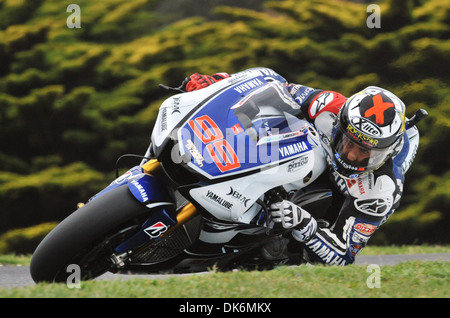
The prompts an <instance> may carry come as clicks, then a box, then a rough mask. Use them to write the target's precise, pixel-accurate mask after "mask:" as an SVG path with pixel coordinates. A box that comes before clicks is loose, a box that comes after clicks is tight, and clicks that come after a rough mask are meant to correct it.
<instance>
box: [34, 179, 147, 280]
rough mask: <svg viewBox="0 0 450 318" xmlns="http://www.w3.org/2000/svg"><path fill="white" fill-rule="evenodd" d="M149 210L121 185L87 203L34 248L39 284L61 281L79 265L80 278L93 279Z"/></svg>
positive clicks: (109, 267) (111, 264)
mask: <svg viewBox="0 0 450 318" xmlns="http://www.w3.org/2000/svg"><path fill="white" fill-rule="evenodd" d="M149 213H151V210H150V209H148V208H147V207H145V206H143V205H142V204H141V203H140V202H138V201H137V200H136V199H135V198H134V196H133V195H132V194H131V193H130V191H129V190H128V186H126V185H124V186H121V187H119V188H116V189H113V190H111V191H109V192H107V193H105V194H103V195H101V196H100V197H98V198H96V199H95V200H93V201H91V202H89V203H87V204H86V205H84V206H83V207H81V208H80V209H78V210H76V211H75V212H74V213H72V214H71V215H69V216H68V217H67V218H66V219H64V220H63V221H62V222H61V223H60V224H58V225H57V226H56V227H55V228H54V229H53V230H52V231H51V232H50V233H49V234H48V235H47V236H46V237H45V238H44V240H42V242H41V243H40V244H39V246H38V247H37V248H36V250H35V252H34V254H33V257H32V259H31V264H30V272H31V277H32V278H33V280H34V281H35V282H36V283H38V282H42V281H47V282H53V281H55V282H64V281H66V280H67V278H68V276H69V275H71V273H72V272H69V273H68V272H67V266H68V265H70V264H75V265H78V266H79V267H80V270H81V278H82V279H92V278H95V277H97V276H99V275H101V274H103V273H105V272H107V271H108V270H112V269H113V268H114V262H113V261H112V259H111V255H112V254H113V252H114V248H115V247H116V246H117V245H118V244H119V243H121V242H123V241H125V240H126V239H128V238H129V237H130V236H131V235H133V234H134V233H136V232H137V231H138V230H139V229H140V224H141V223H142V221H143V220H145V219H146V218H147V217H148V215H149Z"/></svg>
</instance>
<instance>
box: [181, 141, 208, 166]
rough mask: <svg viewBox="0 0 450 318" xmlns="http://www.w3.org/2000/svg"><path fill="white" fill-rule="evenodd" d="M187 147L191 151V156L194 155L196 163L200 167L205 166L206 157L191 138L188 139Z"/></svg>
mask: <svg viewBox="0 0 450 318" xmlns="http://www.w3.org/2000/svg"><path fill="white" fill-rule="evenodd" d="M186 148H187V150H189V152H190V153H191V156H192V158H194V160H195V163H196V164H197V165H198V166H199V167H203V161H205V158H203V156H202V154H201V153H200V151H199V150H198V149H197V147H196V146H195V145H194V143H193V142H192V140H190V139H188V140H187V144H186Z"/></svg>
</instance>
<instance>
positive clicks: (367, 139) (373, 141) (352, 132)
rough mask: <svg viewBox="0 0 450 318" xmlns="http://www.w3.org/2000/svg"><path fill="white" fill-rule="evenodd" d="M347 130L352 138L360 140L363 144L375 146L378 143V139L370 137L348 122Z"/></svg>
mask: <svg viewBox="0 0 450 318" xmlns="http://www.w3.org/2000/svg"><path fill="white" fill-rule="evenodd" d="M347 131H348V132H349V134H350V135H351V136H352V137H353V138H355V139H357V140H359V141H361V142H362V143H364V144H365V145H368V146H370V147H375V146H376V145H378V139H376V138H372V137H370V136H368V135H366V134H363V133H362V132H360V131H359V130H358V129H356V128H355V127H353V126H352V125H351V124H348V126H347Z"/></svg>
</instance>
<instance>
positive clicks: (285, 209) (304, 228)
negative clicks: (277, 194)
mask: <svg viewBox="0 0 450 318" xmlns="http://www.w3.org/2000/svg"><path fill="white" fill-rule="evenodd" d="M270 215H271V219H272V221H273V222H274V223H275V224H280V225H281V226H282V227H283V228H284V229H292V236H293V237H294V239H296V240H297V241H299V242H307V241H309V240H310V239H311V238H312V237H313V236H314V234H316V231H317V221H316V219H314V218H313V217H312V216H311V214H309V213H308V212H307V211H305V210H303V209H302V208H301V207H299V206H297V205H295V204H294V203H292V202H290V201H287V200H283V201H281V202H277V203H274V204H271V205H270Z"/></svg>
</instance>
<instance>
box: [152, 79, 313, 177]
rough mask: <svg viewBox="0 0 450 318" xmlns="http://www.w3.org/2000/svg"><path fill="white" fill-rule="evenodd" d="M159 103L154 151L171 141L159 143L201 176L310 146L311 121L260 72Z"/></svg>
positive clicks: (259, 164)
mask: <svg viewBox="0 0 450 318" xmlns="http://www.w3.org/2000/svg"><path fill="white" fill-rule="evenodd" d="M218 84H221V85H220V86H219V85H218ZM215 85H217V87H216V88H214V87H213V86H215ZM213 88H214V89H213ZM208 89H209V91H208ZM180 95H182V96H180ZM163 106H164V107H165V110H160V115H159V116H158V121H157V123H156V125H155V130H154V132H153V136H152V140H153V145H154V148H155V153H156V154H157V156H158V154H159V153H162V151H163V148H164V147H165V146H166V145H167V144H169V145H170V146H171V147H173V146H174V145H176V147H175V148H174V149H165V151H166V152H168V151H170V152H171V159H172V160H178V162H177V164H180V165H183V166H184V167H185V169H187V170H189V171H190V172H191V173H193V174H196V175H199V176H200V177H201V178H202V179H204V180H208V181H212V182H214V181H217V180H218V179H220V178H224V177H230V176H233V177H236V175H239V174H249V173H254V172H257V171H260V170H261V169H262V168H265V167H269V166H273V165H277V164H279V163H280V162H286V161H288V160H290V159H292V158H293V157H295V156H298V155H299V154H301V153H303V152H307V151H310V150H311V148H312V145H311V143H310V141H309V140H308V137H307V135H308V131H309V130H310V129H311V127H310V126H309V125H308V123H307V122H306V121H303V120H299V119H298V118H297V117H296V115H298V114H299V113H300V107H299V106H298V105H297V104H296V103H295V102H294V101H293V99H292V97H291V96H290V95H289V93H288V92H287V90H286V88H285V87H284V86H283V85H282V84H281V83H279V82H277V81H273V82H267V81H266V80H265V79H264V78H263V77H262V76H252V77H249V78H243V79H240V80H237V79H233V78H230V79H227V80H223V81H221V82H219V83H216V84H214V85H211V86H210V87H207V88H205V89H202V90H200V91H196V92H191V93H185V94H179V95H177V96H175V97H172V98H171V99H169V100H168V101H166V102H165V103H164V104H163ZM169 113H170V116H169ZM174 115H175V116H178V117H179V118H181V117H183V118H181V119H180V120H179V121H177V120H176V118H175V117H174ZM161 127H162V128H161ZM163 130H164V132H165V131H166V130H172V131H171V133H165V135H164V134H162V131H163ZM169 139H170V140H172V143H167V140H169ZM166 158H167V157H166ZM163 165H164V162H163Z"/></svg>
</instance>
